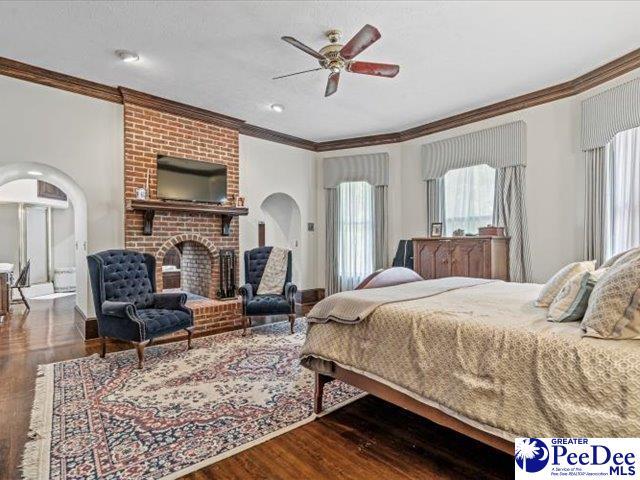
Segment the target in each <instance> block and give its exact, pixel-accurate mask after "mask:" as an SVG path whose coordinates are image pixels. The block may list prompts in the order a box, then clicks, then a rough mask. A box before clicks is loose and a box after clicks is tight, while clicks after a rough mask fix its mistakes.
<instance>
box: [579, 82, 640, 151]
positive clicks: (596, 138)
mask: <svg viewBox="0 0 640 480" xmlns="http://www.w3.org/2000/svg"><path fill="white" fill-rule="evenodd" d="M638 126H640V78H636V79H635V80H632V81H630V82H627V83H624V84H622V85H618V86H617V87H613V88H610V89H609V90H605V91H604V92H602V93H599V94H598V95H594V96H593V97H590V98H587V99H586V100H584V101H583V102H582V150H584V151H587V150H594V149H596V148H600V147H604V146H605V145H606V144H608V143H609V142H610V141H611V139H612V138H613V137H614V136H615V135H616V134H618V133H620V132H623V131H625V130H629V129H631V128H636V127H638Z"/></svg>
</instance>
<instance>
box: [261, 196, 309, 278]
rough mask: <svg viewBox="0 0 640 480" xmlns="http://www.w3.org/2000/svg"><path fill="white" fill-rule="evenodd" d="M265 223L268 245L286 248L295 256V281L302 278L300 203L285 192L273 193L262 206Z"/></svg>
mask: <svg viewBox="0 0 640 480" xmlns="http://www.w3.org/2000/svg"><path fill="white" fill-rule="evenodd" d="M260 210H261V211H262V218H263V221H264V223H265V241H266V244H267V245H270V246H276V247H284V248H288V249H289V250H291V252H292V255H293V264H292V268H293V281H294V282H299V281H300V278H301V268H300V262H301V260H302V259H301V254H300V245H301V241H302V216H301V215H300V207H299V206H298V203H297V202H296V201H295V200H294V199H293V197H291V195H288V194H286V193H283V192H277V193H272V194H270V195H269V196H267V197H266V198H265V199H264V200H263V201H262V203H261V205H260Z"/></svg>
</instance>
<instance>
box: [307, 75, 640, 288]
mask: <svg viewBox="0 0 640 480" xmlns="http://www.w3.org/2000/svg"><path fill="white" fill-rule="evenodd" d="M638 76H640V71H638V70H636V71H634V72H631V73H629V74H627V75H625V76H622V77H619V78H617V79H615V80H613V81H611V82H608V83H606V84H603V85H601V86H599V87H597V88H594V89H592V90H590V91H588V92H585V93H583V94H580V95H576V96H574V97H569V98H566V99H563V100H559V101H556V102H551V103H547V104H544V105H540V106H537V107H533V108H528V109H525V110H520V111H517V112H513V113H509V114H506V115H502V116H499V117H494V118H490V119H488V120H484V121H481V122H476V123H473V124H469V125H465V126H462V127H459V128H455V129H452V130H447V131H444V132H439V133H436V134H433V135H428V136H425V137H421V138H417V139H414V140H410V141H407V142H402V143H400V144H392V145H382V146H379V147H366V148H359V149H348V150H340V151H332V152H322V153H321V154H318V167H317V168H318V178H319V179H320V181H319V182H318V186H317V194H318V197H317V202H318V219H319V221H320V222H321V223H322V227H323V230H322V232H320V231H319V232H318V253H319V255H318V264H319V265H324V263H325V257H324V251H325V250H324V190H323V189H322V185H321V176H322V165H321V163H322V158H327V157H333V156H337V155H351V154H354V153H365V152H366V153H369V152H388V153H389V155H390V157H391V162H390V165H391V167H390V168H391V172H390V174H391V182H390V185H389V199H390V210H389V216H390V226H389V227H390V238H389V242H390V250H394V251H395V248H396V246H397V240H398V239H400V238H410V237H413V236H424V235H426V232H427V226H426V207H425V192H424V183H423V182H422V180H421V166H420V165H421V164H420V162H421V159H420V150H421V146H422V145H423V144H425V143H429V142H433V141H436V140H441V139H443V138H448V137H453V136H457V135H461V134H464V133H468V132H472V131H476V130H480V129H484V128H490V127H492V126H496V125H501V124H504V123H509V122H513V121H517V120H523V121H524V122H525V123H526V124H527V194H526V205H527V214H528V221H529V235H530V242H531V259H532V276H533V279H532V280H533V281H535V282H545V281H546V280H547V279H548V278H549V277H550V276H551V275H553V274H554V273H555V272H556V271H557V270H558V269H560V268H561V267H562V266H563V265H565V264H567V263H568V262H571V261H574V260H578V259H580V258H582V247H583V238H584V236H583V223H584V222H583V217H584V181H585V180H584V178H585V169H584V163H583V158H584V157H583V153H582V151H581V149H580V115H581V102H582V100H584V99H585V98H587V97H590V96H592V95H595V94H597V93H599V92H600V91H602V90H606V89H607V88H611V87H612V86H615V85H619V84H621V83H624V82H626V81H629V80H631V79H633V78H636V77H638ZM398 165H400V167H399V176H400V178H399V179H398V178H397V175H398ZM394 172H395V173H394ZM394 178H395V180H394ZM317 271H318V284H319V285H324V268H318V269H317Z"/></svg>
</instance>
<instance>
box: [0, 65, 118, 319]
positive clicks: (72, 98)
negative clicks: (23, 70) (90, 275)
mask: <svg viewBox="0 0 640 480" xmlns="http://www.w3.org/2000/svg"><path fill="white" fill-rule="evenodd" d="M0 105H1V108H0V144H2V149H0V166H1V165H3V164H11V163H14V162H38V163H43V164H47V165H50V166H52V167H54V168H56V169H58V170H60V171H62V172H63V173H66V174H67V175H68V176H70V177H71V178H72V179H73V180H74V181H75V182H76V183H77V184H78V185H79V187H80V188H81V189H82V190H83V191H84V194H85V196H86V199H87V204H88V212H89V215H88V238H87V251H88V252H95V251H99V250H104V249H107V248H119V247H122V246H123V245H124V221H123V219H124V202H123V198H124V194H123V188H124V185H123V184H124V182H123V176H124V171H123V170H124V160H123V159H124V145H123V142H124V133H123V132H124V127H123V107H122V105H118V104H115V103H111V102H106V101H103V100H98V99H94V98H90V97H87V96H84V95H78V94H74V93H70V92H65V91H62V90H58V89H54V88H49V87H45V86H42V85H37V84H33V83H29V82H24V81H21V80H16V79H13V78H9V77H4V76H0ZM43 180H46V179H45V178H43ZM79 306H80V308H82V309H83V310H85V313H87V314H89V315H93V309H92V308H91V307H90V305H89V306H88V307H82V306H81V305H80V304H79Z"/></svg>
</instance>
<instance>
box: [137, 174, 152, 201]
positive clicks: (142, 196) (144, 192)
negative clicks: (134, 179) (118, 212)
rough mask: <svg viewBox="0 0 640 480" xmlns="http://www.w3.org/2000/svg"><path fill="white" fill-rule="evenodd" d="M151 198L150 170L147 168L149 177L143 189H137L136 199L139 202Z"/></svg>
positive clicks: (147, 176)
mask: <svg viewBox="0 0 640 480" xmlns="http://www.w3.org/2000/svg"><path fill="white" fill-rule="evenodd" d="M148 196H149V169H148V168H147V175H146V178H145V182H144V187H143V188H136V198H137V199H138V200H146V199H147V198H148Z"/></svg>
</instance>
